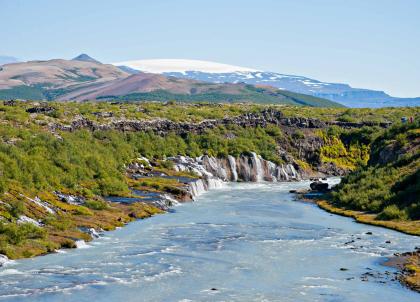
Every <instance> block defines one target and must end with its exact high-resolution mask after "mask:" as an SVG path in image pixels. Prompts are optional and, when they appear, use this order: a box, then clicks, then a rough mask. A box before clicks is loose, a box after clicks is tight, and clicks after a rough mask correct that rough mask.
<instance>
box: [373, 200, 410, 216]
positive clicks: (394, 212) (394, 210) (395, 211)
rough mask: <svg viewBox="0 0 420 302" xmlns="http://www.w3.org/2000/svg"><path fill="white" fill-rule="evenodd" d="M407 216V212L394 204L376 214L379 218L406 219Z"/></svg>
mask: <svg viewBox="0 0 420 302" xmlns="http://www.w3.org/2000/svg"><path fill="white" fill-rule="evenodd" d="M407 218H408V217H407V213H406V212H405V211H403V210H400V209H399V208H398V207H397V206H396V205H395V204H392V205H389V206H387V207H385V208H384V209H383V211H382V212H380V213H379V215H378V216H377V219H379V220H395V219H398V220H406V219H407Z"/></svg>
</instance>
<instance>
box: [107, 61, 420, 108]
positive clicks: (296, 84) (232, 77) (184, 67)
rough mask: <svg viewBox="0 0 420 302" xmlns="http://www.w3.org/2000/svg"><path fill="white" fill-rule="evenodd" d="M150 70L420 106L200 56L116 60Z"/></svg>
mask: <svg viewBox="0 0 420 302" xmlns="http://www.w3.org/2000/svg"><path fill="white" fill-rule="evenodd" d="M114 65H117V66H120V67H121V68H127V67H128V68H130V69H131V70H132V71H133V72H135V70H138V71H142V72H149V73H158V74H163V75H165V76H174V77H177V78H188V79H194V80H199V81H206V82H212V83H225V82H226V83H240V82H243V83H248V84H254V85H268V86H273V87H277V88H279V89H284V90H289V91H293V92H297V93H303V94H309V95H313V96H317V97H321V98H326V99H329V100H332V101H336V102H339V103H341V104H343V105H346V106H348V107H385V106H419V105H420V98H396V97H392V96H390V95H388V94H386V93H385V92H383V91H376V90H370V89H360V88H353V87H351V86H350V85H348V84H341V83H327V82H321V81H318V80H314V79H311V78H307V77H303V76H295V75H287V74H281V73H277V72H267V71H260V70H255V69H252V68H246V67H240V66H233V65H228V64H221V63H214V62H208V61H198V60H177V59H154V60H136V61H126V62H119V63H114Z"/></svg>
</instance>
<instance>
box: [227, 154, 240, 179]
mask: <svg viewBox="0 0 420 302" xmlns="http://www.w3.org/2000/svg"><path fill="white" fill-rule="evenodd" d="M228 162H229V168H230V171H231V173H232V178H231V180H232V181H238V172H237V171H236V159H235V158H234V157H233V156H232V155H228Z"/></svg>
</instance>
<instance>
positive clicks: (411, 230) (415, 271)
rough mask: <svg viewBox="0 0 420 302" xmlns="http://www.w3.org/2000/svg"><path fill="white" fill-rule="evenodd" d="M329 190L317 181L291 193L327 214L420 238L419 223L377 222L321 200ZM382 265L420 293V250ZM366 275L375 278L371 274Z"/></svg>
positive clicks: (367, 216)
mask: <svg viewBox="0 0 420 302" xmlns="http://www.w3.org/2000/svg"><path fill="white" fill-rule="evenodd" d="M330 189H331V188H328V184H327V183H323V182H321V181H318V180H317V181H315V182H312V183H311V185H310V188H308V189H304V190H299V191H292V192H291V193H295V194H296V199H297V200H299V201H304V202H311V203H314V204H316V205H318V206H319V207H320V208H321V209H323V210H325V211H327V212H329V213H332V214H336V215H341V216H346V217H351V218H354V219H355V221H356V222H358V223H363V224H369V225H374V226H380V227H384V228H388V229H392V230H396V231H399V232H402V233H405V234H408V235H414V236H420V221H383V220H377V219H376V215H374V214H369V213H366V212H362V211H354V210H348V209H343V208H339V207H335V206H333V205H332V204H331V203H330V202H328V201H327V200H325V199H323V198H325V193H326V192H328V191H329V190H330ZM353 242H354V240H353ZM387 243H390V242H387ZM383 264H384V265H385V266H389V267H393V268H396V269H398V271H399V272H398V273H397V278H398V280H399V281H400V282H401V284H403V285H404V286H407V287H408V288H410V289H412V290H415V291H417V292H420V248H416V250H415V251H414V252H405V253H401V254H395V255H393V256H392V257H391V258H389V259H388V260H387V261H386V262H384V263H383ZM367 274H368V275H369V274H370V275H371V276H373V277H375V275H374V274H372V273H367Z"/></svg>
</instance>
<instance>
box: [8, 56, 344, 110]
mask: <svg viewBox="0 0 420 302" xmlns="http://www.w3.org/2000/svg"><path fill="white" fill-rule="evenodd" d="M218 68H219V69H217V70H221V69H220V68H226V66H224V65H223V66H219V67H218ZM229 68H231V67H229ZM125 70H127V72H126V71H125ZM225 70H226V69H225ZM133 73H134V72H130V69H127V68H126V69H124V68H121V66H114V65H111V64H102V63H100V62H99V61H97V60H95V59H93V58H91V57H89V56H88V55H85V54H82V55H79V56H77V57H76V58H74V59H72V60H63V59H53V60H47V61H29V62H22V63H15V64H8V65H4V66H3V67H2V68H1V69H0V98H4V99H11V98H21V99H39V100H59V101H71V100H73V101H85V100H124V101H146V100H149V101H168V100H176V101H183V102H195V101H203V102H256V103H264V104H268V103H272V104H289V105H307V106H317V107H318V106H324V107H338V106H341V105H339V104H338V103H335V102H331V101H329V100H326V99H322V98H318V97H314V96H308V95H304V94H299V93H293V92H288V91H281V90H279V89H276V88H273V87H270V86H266V85H264V86H263V85H251V84H244V83H208V82H203V81H199V80H192V79H188V78H178V77H172V76H166V75H161V74H152V73H143V72H139V73H135V74H133Z"/></svg>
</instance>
